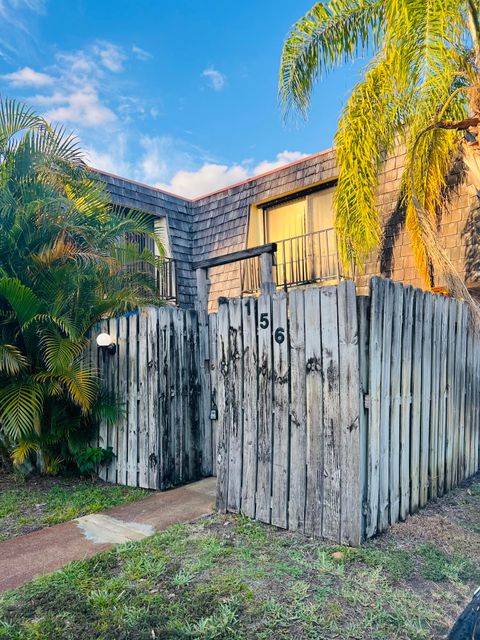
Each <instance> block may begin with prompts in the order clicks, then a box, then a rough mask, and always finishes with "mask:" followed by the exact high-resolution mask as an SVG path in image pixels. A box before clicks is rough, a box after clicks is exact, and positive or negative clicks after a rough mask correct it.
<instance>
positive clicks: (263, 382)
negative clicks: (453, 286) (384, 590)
mask: <svg viewBox="0 0 480 640" xmlns="http://www.w3.org/2000/svg"><path fill="white" fill-rule="evenodd" d="M210 325H211V327H210V328H211V335H212V340H211V345H212V346H211V350H212V352H211V357H212V362H213V369H212V374H213V375H212V390H213V393H214V396H215V397H216V402H217V405H218V450H217V454H218V456H217V475H218V494H217V502H218V507H219V509H221V510H223V511H232V512H241V513H244V514H245V515H248V516H250V517H253V518H256V519H257V520H261V521H262V522H268V523H271V524H274V525H276V526H278V527H283V528H289V529H293V530H298V531H303V532H305V533H307V534H309V535H317V536H323V537H325V538H327V539H330V540H334V541H337V542H342V543H348V544H358V543H359V542H360V541H361V540H362V538H364V537H370V536H373V535H374V534H375V533H378V532H379V531H383V530H384V529H385V528H386V527H387V526H389V525H390V524H393V523H395V522H397V521H398V520H402V519H405V518H406V517H407V515H408V514H411V513H414V512H415V511H417V510H418V509H419V508H420V507H423V506H424V505H425V504H426V503H427V501H428V500H430V499H434V498H436V497H437V496H440V495H443V494H444V493H445V492H447V491H449V490H450V489H452V487H454V486H456V485H458V484H459V483H460V482H462V481H463V480H464V479H465V478H467V477H469V476H471V475H473V474H474V473H476V472H477V471H478V466H479V429H480V336H479V334H478V332H477V331H475V330H474V328H473V327H472V326H471V323H470V321H469V308H468V305H467V304H466V303H464V302H461V301H458V300H454V299H452V298H445V297H443V296H439V295H433V294H431V293H426V292H424V291H421V290H415V289H412V288H411V287H404V286H403V285H401V284H399V283H393V282H391V281H389V280H382V279H380V278H373V279H372V281H371V285H370V295H369V296H358V297H357V296H356V294H355V286H354V284H353V283H352V282H342V283H341V284H339V285H338V287H323V288H311V289H306V290H303V291H302V290H296V291H292V292H290V293H289V294H286V293H283V292H282V293H275V294H273V295H262V296H260V298H258V299H254V298H250V299H243V300H241V299H238V300H227V301H224V302H223V303H222V304H220V305H219V310H218V313H217V315H216V316H211V317H210Z"/></svg>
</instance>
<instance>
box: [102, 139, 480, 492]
mask: <svg viewBox="0 0 480 640" xmlns="http://www.w3.org/2000/svg"><path fill="white" fill-rule="evenodd" d="M404 161H405V152H404V149H403V148H402V147H398V148H397V149H395V150H394V152H393V154H392V156H391V157H389V158H388V159H387V160H386V162H385V165H384V167H383V168H382V169H381V171H380V174H379V187H378V194H377V205H378V211H379V215H380V220H381V225H382V228H383V232H384V233H383V241H382V246H381V247H380V248H379V250H378V251H374V252H372V253H371V255H369V256H368V258H367V262H366V265H365V268H364V269H363V271H362V274H359V275H358V276H357V278H356V285H357V288H358V290H359V291H360V292H362V293H366V292H367V289H368V282H369V279H370V278H371V277H372V276H374V275H383V276H385V277H389V278H391V279H393V280H395V281H399V282H402V283H404V284H411V285H414V286H416V287H419V288H422V287H423V281H422V278H421V275H420V273H419V271H418V269H417V268H416V265H415V259H414V255H413V250H412V246H411V242H410V239H409V237H408V233H407V231H406V230H405V220H404V213H403V212H402V210H401V208H398V207H397V203H398V198H399V189H400V175H401V172H402V167H403V163H404ZM337 173H338V171H337V167H336V162H335V153H334V151H332V150H330V151H326V152H322V153H319V154H317V155H315V156H310V157H307V158H305V159H304V160H301V161H299V162H297V163H295V164H293V165H290V166H289V165H287V166H285V167H281V168H279V169H278V170H275V171H274V172H271V173H269V174H265V175H260V176H257V177H254V178H252V179H249V180H247V181H246V182H243V183H241V184H238V185H234V186H232V187H230V188H226V189H221V190H219V191H217V192H215V193H212V194H210V195H206V196H203V197H200V198H197V199H195V200H188V199H186V198H182V197H179V196H174V195H172V194H168V193H165V192H163V191H162V190H160V189H156V188H153V187H148V186H146V185H142V184H138V183H136V182H133V181H129V180H127V179H123V178H119V177H115V176H111V175H108V174H104V173H102V172H98V174H99V176H100V177H101V178H102V179H103V180H105V182H106V183H107V187H108V189H109V191H110V192H111V194H112V198H113V200H114V202H116V203H117V204H119V205H121V206H123V207H126V208H134V209H139V210H141V211H145V212H147V213H150V214H152V216H155V217H158V216H162V217H163V216H165V217H166V218H167V221H168V228H169V236H170V241H171V249H172V257H173V258H174V259H175V261H176V268H177V269H176V270H177V281H178V304H179V305H180V306H183V307H193V306H194V302H195V295H196V283H195V278H194V274H193V273H192V270H191V265H192V263H193V262H198V261H200V260H204V259H208V258H212V257H215V256H219V255H224V254H228V253H232V252H234V251H239V250H241V249H244V248H245V246H246V240H247V228H248V217H249V213H250V208H251V207H252V205H256V204H258V203H262V202H266V201H268V200H271V199H275V198H279V197H283V196H285V195H288V194H293V193H295V192H298V191H301V190H302V189H308V188H310V187H313V186H315V185H320V184H329V183H330V184H331V183H332V182H333V181H334V180H335V179H336V177H337ZM452 175H453V177H454V183H455V185H454V189H453V191H452V193H451V194H450V195H451V198H450V200H449V204H448V206H447V207H446V210H445V212H444V213H443V215H442V217H441V220H440V224H439V236H440V238H441V242H442V244H443V245H444V247H445V250H446V252H447V255H448V257H449V259H450V260H451V261H452V263H453V265H454V266H455V268H456V269H457V271H458V272H459V273H460V274H462V275H463V276H464V277H465V280H466V281H467V283H468V284H469V285H472V286H475V282H477V281H479V278H480V258H479V256H478V244H479V238H478V231H477V229H478V213H475V212H476V211H477V210H478V207H477V208H476V207H475V205H476V204H477V198H476V195H475V194H473V193H470V188H469V186H468V185H467V184H464V183H463V176H462V174H461V169H460V168H459V167H455V169H454V171H453V174H452ZM209 278H210V281H211V291H210V308H211V309H215V308H216V305H217V301H218V298H219V297H235V296H238V295H240V266H239V265H238V264H236V265H225V266H223V267H218V268H215V269H211V271H210V274H209ZM437 280H438V279H437ZM437 280H435V285H436V286H441V285H443V284H444V283H443V282H441V281H437ZM419 498H420V496H419ZM422 499H423V496H422Z"/></svg>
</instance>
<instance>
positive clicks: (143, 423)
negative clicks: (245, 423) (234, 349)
mask: <svg viewBox="0 0 480 640" xmlns="http://www.w3.org/2000/svg"><path fill="white" fill-rule="evenodd" d="M99 332H106V333H109V334H110V335H111V336H112V338H113V340H114V342H115V343H116V352H115V354H113V355H112V354H109V353H108V352H102V351H101V350H100V349H98V348H97V346H96V343H95V339H93V340H92V342H91V350H90V357H91V362H92V364H93V365H94V366H97V367H98V369H99V370H100V375H101V377H102V379H103V382H104V385H105V387H106V389H107V390H110V391H113V392H114V393H115V395H116V397H117V399H118V401H119V402H120V403H121V405H122V406H123V415H122V417H121V419H120V421H119V422H118V424H116V425H115V426H109V425H107V424H106V423H102V424H101V426H100V433H99V444H100V446H103V447H107V446H111V447H112V448H113V452H114V454H115V458H114V459H113V462H112V463H111V464H110V465H109V466H108V467H107V468H102V469H100V476H101V477H102V478H103V479H105V480H107V481H109V482H114V483H118V484H124V485H129V486H134V487H135V486H139V487H146V488H151V489H166V488H168V487H170V486H173V485H177V484H182V483H184V482H190V481H193V480H198V479H199V478H201V477H204V476H208V475H211V472H212V450H211V437H209V430H210V428H211V425H210V422H205V421H204V420H203V415H204V412H203V410H202V393H201V388H200V355H199V354H200V349H199V327H198V317H197V312H196V311H193V310H185V309H178V308H174V307H170V306H165V307H160V308H150V309H147V310H145V311H143V312H141V313H132V314H130V315H126V316H122V317H120V318H113V319H111V320H105V321H103V322H101V323H99V325H98V326H97V327H96V328H95V332H94V336H93V338H95V335H96V334H97V333H99Z"/></svg>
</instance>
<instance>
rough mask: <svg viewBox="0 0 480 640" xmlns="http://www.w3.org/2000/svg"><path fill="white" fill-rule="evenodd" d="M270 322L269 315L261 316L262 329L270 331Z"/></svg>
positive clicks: (263, 314) (262, 314)
mask: <svg viewBox="0 0 480 640" xmlns="http://www.w3.org/2000/svg"><path fill="white" fill-rule="evenodd" d="M269 324H270V322H269V320H268V313H261V314H260V326H261V328H262V329H268V326H269Z"/></svg>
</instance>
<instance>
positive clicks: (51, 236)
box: [0, 100, 161, 472]
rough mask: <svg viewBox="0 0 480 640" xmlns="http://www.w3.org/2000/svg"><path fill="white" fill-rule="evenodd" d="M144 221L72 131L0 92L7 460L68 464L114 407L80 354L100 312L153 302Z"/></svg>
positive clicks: (0, 419) (0, 399)
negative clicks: (116, 198) (109, 186)
mask: <svg viewBox="0 0 480 640" xmlns="http://www.w3.org/2000/svg"><path fill="white" fill-rule="evenodd" d="M139 234H143V235H147V236H150V237H151V238H152V239H153V240H154V242H155V243H157V246H158V249H159V250H160V251H159V253H161V247H160V245H159V244H158V240H157V239H156V237H155V235H154V234H153V229H152V224H151V220H150V218H148V217H147V216H145V215H143V214H140V213H138V212H137V213H135V212H129V215H128V217H127V216H126V215H125V213H124V212H123V211H122V210H120V209H116V208H115V207H114V206H113V205H112V203H111V200H110V197H109V195H108V193H107V191H106V187H105V185H104V184H103V183H101V182H99V180H98V179H97V178H96V176H95V175H94V174H92V172H91V171H90V170H89V169H88V168H87V166H86V165H85V164H84V162H83V160H82V154H81V152H80V150H79V148H78V143H77V141H76V139H75V138H73V137H71V136H67V135H65V132H64V131H63V130H62V129H55V128H53V127H52V126H50V125H49V124H48V122H46V121H45V120H44V119H43V118H41V117H39V116H37V115H36V114H35V113H34V112H33V111H32V110H31V109H29V108H28V107H27V106H26V105H24V104H20V103H18V102H16V101H14V100H0V316H1V323H0V425H1V427H0V429H1V432H0V433H1V436H2V441H3V442H7V446H8V448H9V449H10V451H11V455H12V458H13V461H14V462H15V463H17V464H22V463H24V462H25V461H26V460H27V459H31V460H32V461H34V462H35V463H36V465H37V466H38V467H39V468H40V470H42V471H47V472H56V471H58V470H59V469H60V468H61V467H62V466H65V465H66V464H71V463H72V462H73V459H74V457H75V456H78V455H79V452H81V451H82V450H85V447H86V445H87V444H88V442H91V438H92V434H93V433H94V432H95V430H96V428H97V426H98V424H99V422H100V421H102V420H103V421H106V422H114V421H115V420H116V419H117V417H118V414H119V411H120V409H119V407H118V406H117V405H116V403H115V401H114V399H113V398H111V397H107V396H105V394H102V392H101V390H100V383H99V379H98V373H97V371H96V370H95V369H94V368H93V367H92V366H91V365H90V364H89V362H88V359H87V358H86V357H85V355H84V353H85V347H86V346H87V345H88V342H89V340H88V334H89V331H90V329H91V327H92V326H93V325H94V324H95V323H97V322H98V321H99V320H100V319H102V318H108V317H112V316H114V315H117V314H120V313H124V312H128V311H132V310H136V309H138V308H139V307H142V306H145V305H148V304H157V303H158V296H157V288H156V283H155V277H154V272H155V268H156V267H158V266H159V261H160V260H161V258H159V257H158V256H155V255H154V254H153V252H151V251H149V250H147V249H143V250H140V249H139V247H138V244H135V243H134V242H133V241H132V238H134V237H137V236H138V235H139Z"/></svg>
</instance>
